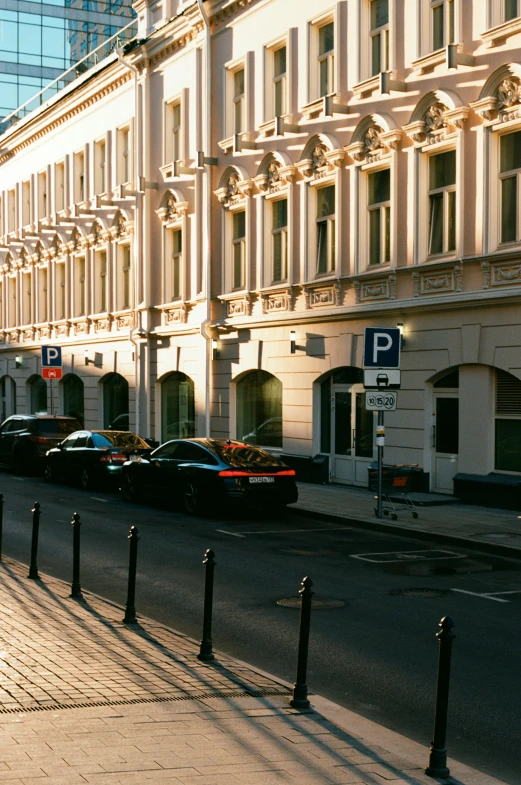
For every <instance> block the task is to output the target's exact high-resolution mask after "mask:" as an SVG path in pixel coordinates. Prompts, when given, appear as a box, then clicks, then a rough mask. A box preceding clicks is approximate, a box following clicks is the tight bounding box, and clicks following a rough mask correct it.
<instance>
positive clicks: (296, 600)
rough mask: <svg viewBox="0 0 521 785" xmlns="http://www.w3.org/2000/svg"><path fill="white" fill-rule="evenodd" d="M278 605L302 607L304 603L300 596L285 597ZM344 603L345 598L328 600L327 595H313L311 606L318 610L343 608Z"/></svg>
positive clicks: (278, 601)
mask: <svg viewBox="0 0 521 785" xmlns="http://www.w3.org/2000/svg"><path fill="white" fill-rule="evenodd" d="M277 605H282V606H284V608H300V607H301V605H302V603H301V600H300V597H283V598H282V600H277ZM344 605H345V602H344V601H343V600H328V599H326V598H325V597H313V598H312V599H311V607H312V608H314V609H315V610H317V611H320V610H324V611H325V610H329V609H330V608H343V607H344Z"/></svg>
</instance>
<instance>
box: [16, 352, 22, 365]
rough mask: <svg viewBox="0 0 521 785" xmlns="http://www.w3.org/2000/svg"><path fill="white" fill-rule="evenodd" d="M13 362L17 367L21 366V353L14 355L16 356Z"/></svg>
mask: <svg viewBox="0 0 521 785" xmlns="http://www.w3.org/2000/svg"><path fill="white" fill-rule="evenodd" d="M14 364H15V366H16V367H17V368H21V367H22V355H21V354H17V355H16V357H15V358H14Z"/></svg>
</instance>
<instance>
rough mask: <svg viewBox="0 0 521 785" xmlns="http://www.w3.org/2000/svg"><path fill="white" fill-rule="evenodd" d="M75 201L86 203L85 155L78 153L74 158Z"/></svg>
mask: <svg viewBox="0 0 521 785" xmlns="http://www.w3.org/2000/svg"><path fill="white" fill-rule="evenodd" d="M74 201H75V202H83V201H85V155H84V153H76V155H75V156H74Z"/></svg>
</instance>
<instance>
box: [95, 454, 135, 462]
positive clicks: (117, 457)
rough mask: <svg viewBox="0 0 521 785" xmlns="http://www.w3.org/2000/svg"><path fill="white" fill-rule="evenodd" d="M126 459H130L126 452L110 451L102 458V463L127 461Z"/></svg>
mask: <svg viewBox="0 0 521 785" xmlns="http://www.w3.org/2000/svg"><path fill="white" fill-rule="evenodd" d="M125 461H128V456H127V455H125V453H124V452H113V453H109V454H108V455H102V456H101V458H100V463H125Z"/></svg>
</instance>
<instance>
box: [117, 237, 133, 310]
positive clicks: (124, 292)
mask: <svg viewBox="0 0 521 785" xmlns="http://www.w3.org/2000/svg"><path fill="white" fill-rule="evenodd" d="M131 259H132V257H131V251H130V245H122V246H121V247H120V249H119V263H120V275H119V283H118V291H119V305H118V308H119V310H125V309H126V308H130V271H131Z"/></svg>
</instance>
